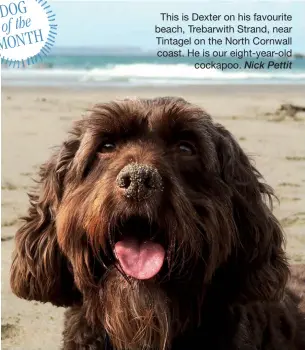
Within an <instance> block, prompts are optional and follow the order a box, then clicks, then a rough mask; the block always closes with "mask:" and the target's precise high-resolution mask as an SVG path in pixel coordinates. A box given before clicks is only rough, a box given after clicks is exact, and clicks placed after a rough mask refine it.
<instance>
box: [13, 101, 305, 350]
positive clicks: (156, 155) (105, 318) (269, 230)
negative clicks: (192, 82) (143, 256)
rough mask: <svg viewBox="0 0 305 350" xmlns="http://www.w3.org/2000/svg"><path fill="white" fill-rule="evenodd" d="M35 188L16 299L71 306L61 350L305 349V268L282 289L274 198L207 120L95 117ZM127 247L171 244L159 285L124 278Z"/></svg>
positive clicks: (159, 113)
mask: <svg viewBox="0 0 305 350" xmlns="http://www.w3.org/2000/svg"><path fill="white" fill-rule="evenodd" d="M109 145H110V146H111V147H109ZM126 174H127V175H128V176H127V178H126ZM130 181H135V182H134V183H132V186H131V184H130ZM40 183H41V184H40V187H39V192H38V194H34V195H31V196H30V209H29V213H28V216H27V217H26V218H25V223H24V225H23V226H22V227H21V228H20V229H19V231H18V232H17V234H16V250H15V252H14V257H13V264H12V271H11V286H12V290H13V292H14V293H15V294H16V295H18V296H19V297H21V298H25V299H29V300H39V301H42V302H48V301H50V302H52V303H53V304H55V305H59V306H70V307H71V308H70V309H69V310H68V311H67V313H66V321H65V331H64V345H63V347H64V349H65V350H72V349H91V350H94V349H103V347H104V348H105V347H106V348H109V349H111V348H113V349H117V350H124V349H126V350H127V349H128V350H138V349H163V350H164V349H201V348H204V349H207V350H209V349H219V350H220V349H221V350H225V349H226V350H227V349H232V350H233V349H236V350H237V349H243V350H255V349H262V350H269V349H271V350H272V349H274V350H281V349H285V350H301V349H304V348H305V334H304V333H305V324H304V323H305V321H304V317H305V316H304V314H301V308H302V307H303V306H304V301H303V300H304V294H302V292H300V291H301V287H298V286H299V285H300V284H301V283H302V281H303V282H304V278H303V280H302V277H300V276H301V274H302V273H304V272H302V271H304V270H305V269H304V267H301V268H300V271H299V272H297V274H296V275H295V276H299V277H298V278H299V280H294V279H291V282H290V287H291V288H290V289H287V288H286V285H287V281H288V279H289V268H288V265H287V261H286V256H285V253H284V251H283V243H284V238H283V233H282V230H281V227H280V225H279V223H278V221H277V220H276V218H275V217H274V216H273V214H272V197H273V191H272V189H271V188H270V187H269V186H268V185H266V184H265V183H264V182H263V179H262V177H261V175H260V173H259V172H258V171H257V170H256V169H255V167H254V166H253V165H252V164H251V162H250V160H249V158H248V157H247V155H246V154H245V153H244V152H243V150H242V149H241V148H240V146H239V145H238V143H237V142H236V141H235V139H234V138H233V136H232V135H231V134H230V133H229V132H228V131H227V130H226V129H225V128H224V127H223V126H221V125H219V124H217V123H215V122H213V120H212V119H211V118H210V116H208V115H207V114H206V113H205V112H204V111H203V110H202V109H200V108H198V107H196V106H193V105H192V104H189V103H187V102H186V101H185V100H183V99H178V98H156V99H151V100H136V99H134V100H123V101H117V102H111V103H106V104H100V105H96V106H95V107H94V109H93V110H92V111H91V114H90V115H89V116H88V117H86V118H84V119H83V120H80V121H78V122H77V123H76V124H75V127H74V129H73V131H72V132H71V136H70V138H69V139H68V140H67V141H66V142H64V143H63V145H62V146H61V148H60V149H59V150H58V151H57V152H56V153H55V154H54V155H53V157H52V158H51V160H50V161H49V162H47V163H46V164H45V165H43V166H42V169H41V173H40ZM128 186H130V187H128ZM127 187H128V191H127V190H126V188H127ZM126 235H132V236H136V238H137V240H148V241H154V242H158V243H159V245H162V247H163V248H164V250H165V253H166V256H165V260H164V263H163V266H162V268H161V270H160V271H159V273H158V274H157V275H155V276H154V277H152V278H149V279H144V280H139V279H137V278H134V277H131V276H129V275H128V274H126V273H125V272H124V268H123V267H122V265H121V262H119V263H118V258H117V253H116V250H115V246H116V243H117V242H118V241H119V240H120V239H121V238H122V237H125V236H126ZM142 235H143V236H142ZM303 277H304V276H303ZM294 278H296V277H294ZM298 288H300V289H299V290H298ZM107 344H108V345H107ZM198 344H199V345H198Z"/></svg>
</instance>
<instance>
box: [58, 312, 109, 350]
mask: <svg viewBox="0 0 305 350" xmlns="http://www.w3.org/2000/svg"><path fill="white" fill-rule="evenodd" d="M62 350H113V349H112V347H111V346H110V343H109V341H108V339H107V337H106V336H105V332H104V330H103V329H100V328H96V329H94V328H93V327H92V326H90V325H89V324H88V322H87V320H86V318H85V314H84V311H83V309H82V307H81V306H77V307H72V308H70V309H68V310H67V311H66V313H65V328H64V332H63V346H62Z"/></svg>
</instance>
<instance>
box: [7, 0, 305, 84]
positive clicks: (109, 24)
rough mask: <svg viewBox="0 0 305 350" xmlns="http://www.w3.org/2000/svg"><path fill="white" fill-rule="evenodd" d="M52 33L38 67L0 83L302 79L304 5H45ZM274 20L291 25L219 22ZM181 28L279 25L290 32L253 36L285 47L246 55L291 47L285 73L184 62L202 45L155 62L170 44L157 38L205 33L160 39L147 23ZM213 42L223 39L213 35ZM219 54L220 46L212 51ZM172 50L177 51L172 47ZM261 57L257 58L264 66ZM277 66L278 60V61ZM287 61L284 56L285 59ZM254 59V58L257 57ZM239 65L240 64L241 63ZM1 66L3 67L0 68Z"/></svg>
mask: <svg viewBox="0 0 305 350" xmlns="http://www.w3.org/2000/svg"><path fill="white" fill-rule="evenodd" d="M52 9H53V12H54V13H55V14H56V23H57V24H58V30H57V32H58V35H57V38H56V45H55V47H54V48H53V49H52V51H51V54H50V55H49V56H48V57H47V58H44V59H43V61H42V62H41V63H40V64H36V65H34V66H32V65H31V66H29V67H27V68H26V69H20V70H16V69H3V72H2V84H3V85H10V86H11V85H14V86H16V85H34V84H35V85H39V86H54V85H56V86H58V85H61V84H64V85H65V86H67V85H72V86H75V85H77V86H102V85H103V86H105V85H109V86H110V85H111V86H114V85H115V86H128V85H129V86H139V85H141V86H143V85H150V86H151V85H161V84H162V85H183V84H184V85H185V84H186V85H190V84H192V85H195V84H197V85H202V84H215V83H218V84H232V83H234V84H237V83H239V84H245V83H250V84H254V83H256V84H257V83H258V84H268V83H274V84H279V83H283V84H287V83H293V84H300V83H304V81H305V58H304V54H305V46H304V34H303V33H304V32H305V22H304V20H303V14H304V12H305V3H304V2H297V1H296V2H294V1H289V2H287V1H286V2H274V1H271V2H270V1H269V2H261V1H260V2H259V1H255V2H253V1H239V2H228V1H221V2H220V1H213V2H212V1H208V2H207V1H197V2H191V1H190V2H186V1H184V2H180V1H178V2H177V1H168V2H156V1H154V2H150V1H141V2H140V1H138V2H132V1H121V2H120V1H111V2H110V1H94V2H90V1H53V2H52ZM160 13H169V14H173V13H174V14H178V15H179V16H180V18H181V14H182V13H184V14H188V15H190V17H191V14H192V13H198V14H200V15H206V14H210V13H211V14H219V15H221V16H222V17H221V19H220V21H219V22H213V21H209V22H207V21H204V22H202V21H194V22H191V21H190V22H182V21H181V20H180V21H177V22H176V21H173V22H163V21H162V17H161V15H160ZM238 13H240V14H251V15H253V14H254V13H258V14H262V15H272V14H273V15H274V14H277V15H281V14H289V15H291V16H292V21H290V22H289V21H287V22H284V21H277V22H272V21H271V22H268V21H262V22H254V21H253V20H251V21H244V22H238V23H237V21H236V22H225V21H224V20H223V17H224V15H230V14H234V15H235V16H236V17H237V14H238ZM177 24H179V25H183V26H184V27H185V28H186V29H187V27H186V26H187V24H194V25H197V26H201V25H204V26H215V25H219V26H222V25H225V24H231V25H234V26H236V25H238V24H242V25H247V26H263V25H266V24H267V25H270V26H272V25H273V24H274V25H277V26H287V27H292V32H291V33H290V34H283V33H282V34H278V35H275V34H272V33H271V34H270V35H262V34H261V35H259V36H262V37H263V38H283V37H284V38H285V37H292V45H291V46H282V47H279V46H272V45H264V46H262V45H252V44H251V45H250V47H251V48H252V49H254V50H260V49H263V50H273V49H275V50H279V48H281V49H292V53H293V58H292V62H293V64H292V70H280V69H277V70H274V69H269V70H251V69H247V70H244V69H239V70H238V71H235V70H225V71H221V70H217V69H194V63H195V62H198V61H199V62H210V61H211V59H209V58H204V57H197V58H196V57H194V58H193V57H187V54H186V52H187V49H196V50H200V52H201V51H202V50H203V49H213V47H211V46H208V45H197V46H196V45H194V44H193V45H190V46H186V47H183V48H182V50H183V53H185V57H175V58H170V57H166V58H165V57H157V55H156V53H157V51H158V50H161V51H163V50H169V49H170V48H171V46H164V47H160V46H159V47H158V45H157V39H156V37H157V36H163V37H165V38H169V37H172V38H189V37H190V36H191V37H192V39H193V40H194V39H196V38H207V37H209V36H210V35H208V34H200V33H195V34H188V33H187V32H186V33H185V34H184V35H182V34H180V33H179V34H161V33H159V34H158V33H155V26H156V25H157V26H174V25H177ZM213 36H214V37H215V38H221V37H223V34H218V35H217V34H213ZM228 36H232V37H233V38H238V37H247V38H251V37H253V36H257V34H244V35H243V34H237V33H235V34H229V35H228ZM214 48H218V49H227V47H226V46H225V45H221V46H220V47H214ZM244 48H245V46H244V45H239V46H234V47H232V46H231V48H230V49H231V50H233V49H237V50H243V49H244ZM174 49H175V50H178V49H181V48H180V47H177V46H176V47H174ZM212 60H213V61H217V62H226V63H234V62H236V59H234V58H230V57H228V58H223V59H221V58H220V59H219V58H213V59H212ZM268 60H269V59H263V61H264V62H265V61H268ZM276 60H277V61H279V62H280V61H285V58H278V59H276ZM286 60H287V59H286ZM257 61H260V60H257ZM239 62H242V63H243V62H244V60H241V61H239ZM5 67H6V66H5V65H4V66H3V68H5Z"/></svg>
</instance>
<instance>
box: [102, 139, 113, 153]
mask: <svg viewBox="0 0 305 350" xmlns="http://www.w3.org/2000/svg"><path fill="white" fill-rule="evenodd" d="M114 150H115V144H114V143H111V142H104V143H102V144H101V145H100V147H99V152H100V153H110V152H113V151H114Z"/></svg>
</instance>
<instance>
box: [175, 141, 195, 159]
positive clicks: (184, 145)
mask: <svg viewBox="0 0 305 350" xmlns="http://www.w3.org/2000/svg"><path fill="white" fill-rule="evenodd" d="M178 150H179V153H181V154H182V155H185V156H191V155H193V154H195V148H194V146H193V145H192V144H191V143H189V142H185V141H184V142H180V143H179V144H178Z"/></svg>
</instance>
